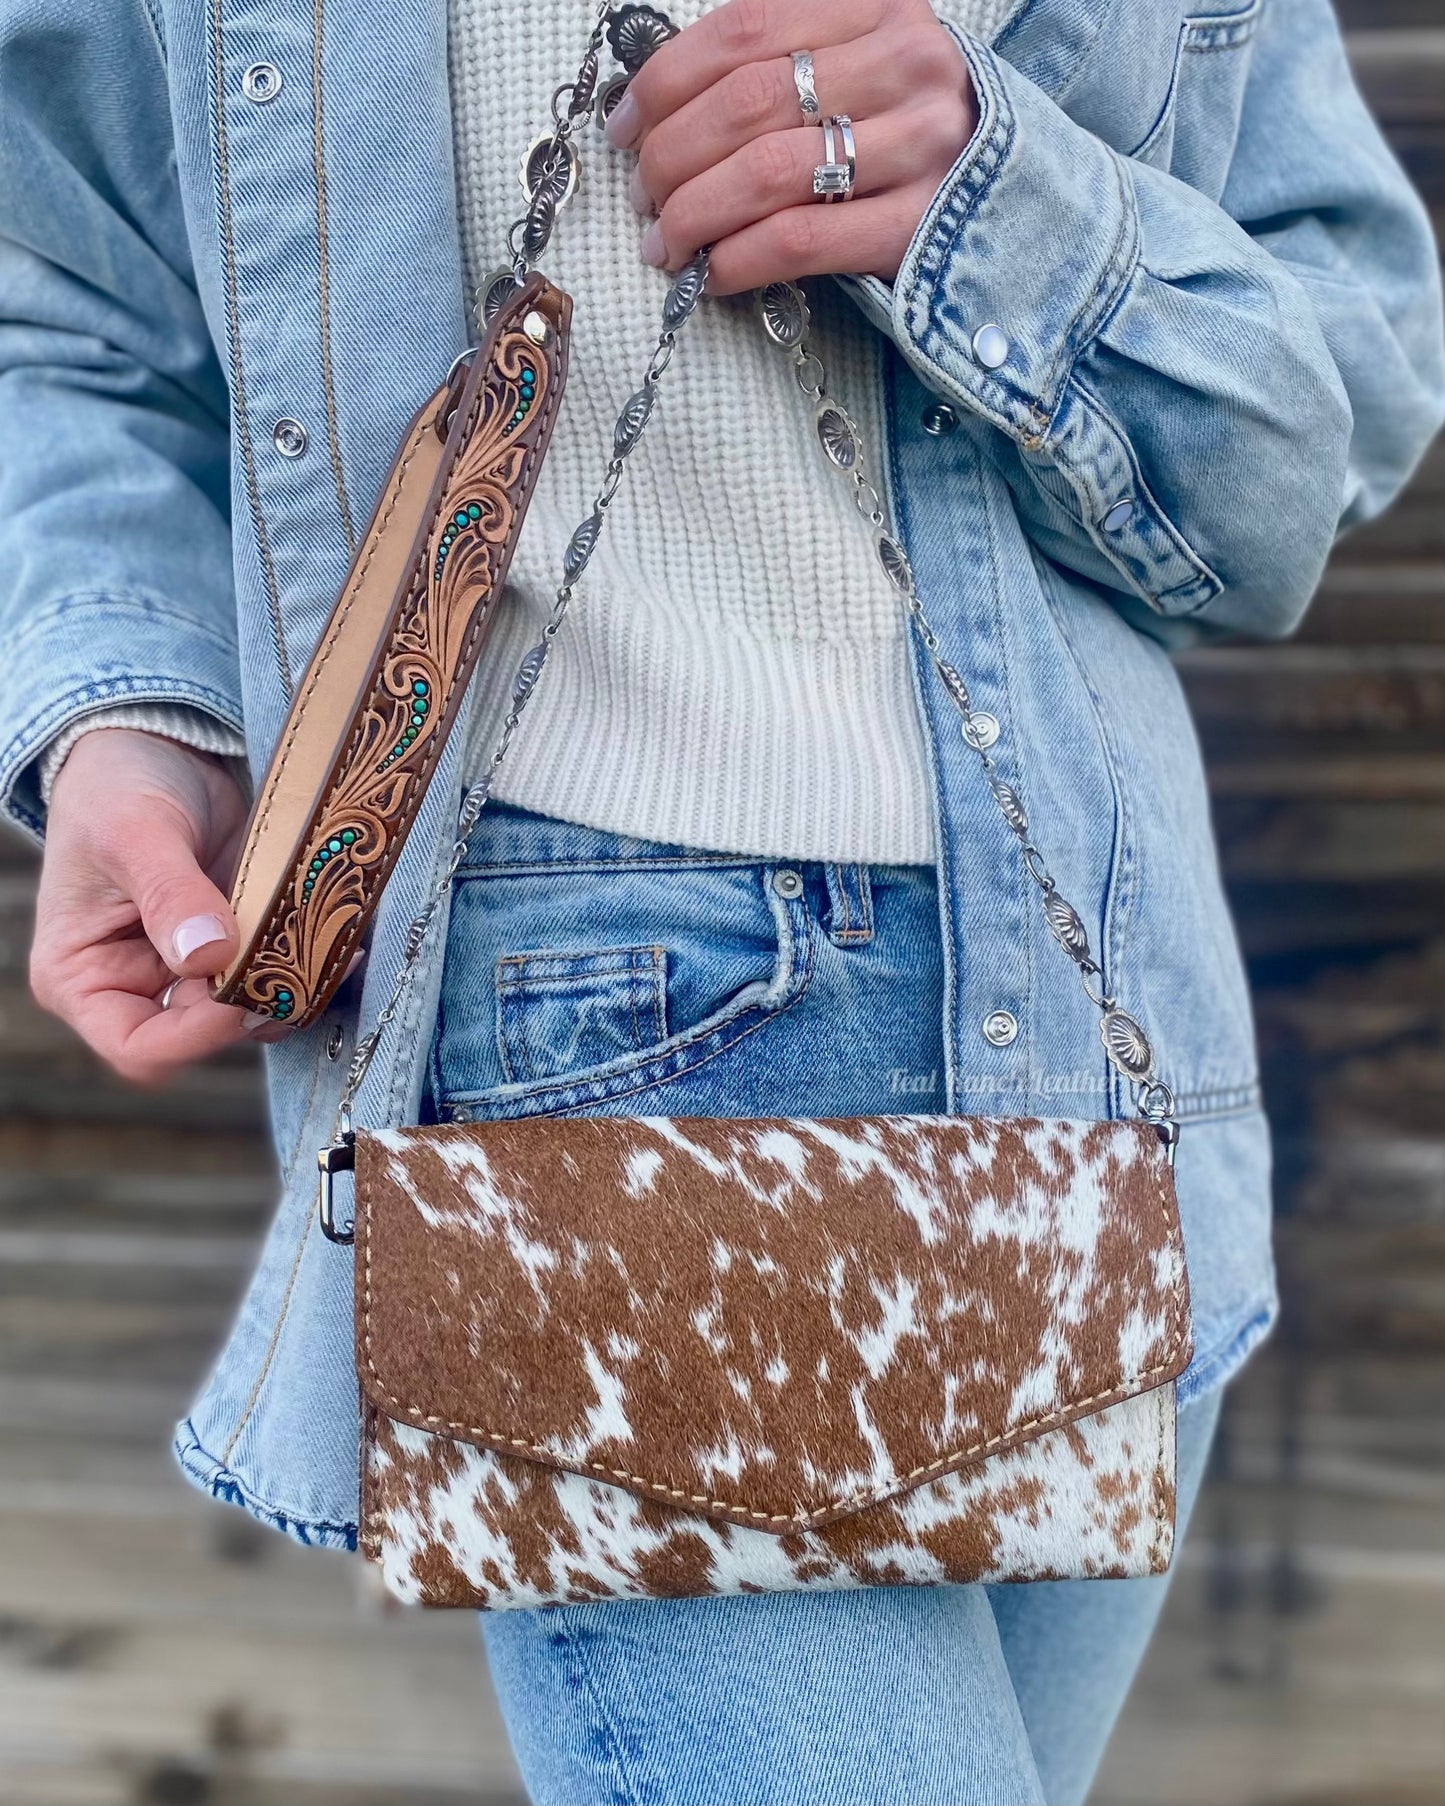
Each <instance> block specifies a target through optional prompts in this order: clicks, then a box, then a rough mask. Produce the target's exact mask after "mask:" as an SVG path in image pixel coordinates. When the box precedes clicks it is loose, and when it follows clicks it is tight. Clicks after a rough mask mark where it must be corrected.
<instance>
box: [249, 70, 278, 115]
mask: <svg viewBox="0 0 1445 1806" xmlns="http://www.w3.org/2000/svg"><path fill="white" fill-rule="evenodd" d="M281 86H282V83H281V71H280V70H279V69H278V68H277V67H276V65H275V64H274V63H252V65H251V67H250V68H249V69H248V70H247V71H246V73H245V74H244V75H243V76H242V77H241V92H242V93H243V94H244V95H245V96H246V98H247V100H249V101H253V102H254V103H255V104H256V105H257V106H258V107H269V106H270V104H271V102H272V101H273V100H274V99H275V98H276V96H277V95H278V94H279V93H280V92H281Z"/></svg>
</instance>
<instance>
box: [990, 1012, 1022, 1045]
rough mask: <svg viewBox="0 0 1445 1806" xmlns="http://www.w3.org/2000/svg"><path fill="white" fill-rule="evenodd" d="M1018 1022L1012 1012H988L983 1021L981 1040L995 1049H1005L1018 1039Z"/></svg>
mask: <svg viewBox="0 0 1445 1806" xmlns="http://www.w3.org/2000/svg"><path fill="white" fill-rule="evenodd" d="M1018 1032H1019V1020H1018V1017H1017V1016H1015V1015H1014V1013H1013V1011H1012V1010H990V1011H989V1013H988V1015H987V1016H985V1017H984V1019H983V1038H984V1040H985V1041H989V1042H992V1044H993V1045H994V1046H995V1047H1007V1046H1008V1045H1009V1043H1010V1042H1012V1041H1016V1040H1017V1039H1018Z"/></svg>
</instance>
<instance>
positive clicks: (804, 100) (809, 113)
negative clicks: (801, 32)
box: [793, 50, 823, 125]
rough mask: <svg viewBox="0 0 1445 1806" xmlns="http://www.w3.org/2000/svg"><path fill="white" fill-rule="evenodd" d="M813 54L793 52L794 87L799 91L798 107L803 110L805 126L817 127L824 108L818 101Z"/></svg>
mask: <svg viewBox="0 0 1445 1806" xmlns="http://www.w3.org/2000/svg"><path fill="white" fill-rule="evenodd" d="M814 79H815V78H814V75H813V53H812V51H811V50H795V51H794V52H793V86H794V87H795V88H796V89H797V90H798V105H799V106H800V107H801V108H802V109H803V124H804V125H817V123H818V121H819V120H820V119H821V118H822V117H823V107H822V103H821V101H820V100H819V99H818V90H817V88H816V87H814V85H813V83H814Z"/></svg>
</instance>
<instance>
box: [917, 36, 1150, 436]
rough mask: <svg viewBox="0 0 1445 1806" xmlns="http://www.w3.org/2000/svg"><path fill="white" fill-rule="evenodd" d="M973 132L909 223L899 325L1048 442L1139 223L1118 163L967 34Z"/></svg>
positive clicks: (1006, 415) (1009, 420) (996, 414)
mask: <svg viewBox="0 0 1445 1806" xmlns="http://www.w3.org/2000/svg"><path fill="white" fill-rule="evenodd" d="M954 35H955V37H956V38H957V40H958V42H959V44H960V45H961V47H962V49H963V52H964V55H965V56H966V57H967V59H968V63H969V67H970V70H971V72H972V75H973V84H974V92H975V94H976V96H977V101H978V109H979V120H978V125H977V128H976V129H975V131H974V135H973V137H972V139H971V140H970V141H969V144H968V146H967V148H966V149H965V151H964V153H963V155H962V156H961V157H960V158H959V160H958V162H957V163H956V164H955V165H954V167H953V169H952V170H951V171H950V173H949V175H948V177H947V179H946V180H945V181H944V183H943V186H942V187H941V188H940V189H939V191H938V193H937V194H936V195H935V196H934V199H933V203H932V205H931V206H930V208H929V210H928V212H927V213H926V214H925V215H924V217H923V220H922V221H921V222H920V224H919V227H918V230H917V231H916V232H915V233H914V236H913V241H912V243H911V244H910V245H909V247H908V250H907V252H906V253H905V255H904V259H903V263H902V265H901V267H900V269H899V271H898V276H897V279H896V280H895V282H894V285H893V295H892V303H891V312H892V328H893V333H894V335H895V337H896V338H897V341H898V343H899V344H900V346H902V347H903V348H904V349H905V350H906V351H908V352H909V353H910V354H911V355H912V357H913V358H914V359H915V360H916V361H918V362H919V363H921V364H922V365H924V366H925V367H926V368H928V369H929V370H931V371H932V372H934V373H935V374H936V375H937V376H938V377H941V378H943V379H944V381H945V382H946V384H947V387H948V388H949V389H950V390H952V391H953V392H955V393H956V394H958V395H959V397H960V398H961V399H963V400H964V401H966V402H967V404H968V405H969V406H970V407H971V408H973V409H975V410H976V411H977V412H979V413H981V414H983V415H985V416H986V417H987V418H988V419H989V420H991V421H992V422H993V423H994V424H995V425H996V426H998V427H1000V428H1001V429H1002V430H1003V431H1004V432H1006V433H1008V434H1009V436H1010V437H1011V438H1013V439H1015V440H1017V441H1018V442H1019V443H1020V444H1021V445H1023V446H1025V447H1029V446H1031V445H1039V444H1042V443H1043V441H1044V439H1045V437H1046V436H1047V434H1048V432H1049V429H1050V427H1051V425H1052V423H1053V417H1054V415H1055V413H1056V412H1057V410H1058V407H1059V404H1060V401H1061V398H1062V396H1063V393H1064V389H1065V386H1066V384H1067V383H1068V381H1069V378H1070V375H1071V374H1072V371H1073V367H1074V364H1075V361H1076V360H1077V358H1078V357H1079V355H1080V353H1081V352H1082V351H1083V350H1084V348H1085V347H1086V346H1087V345H1088V344H1089V342H1090V340H1091V339H1092V338H1093V336H1094V334H1095V333H1096V332H1097V331H1098V329H1099V326H1100V324H1101V322H1102V321H1103V320H1104V319H1105V317H1106V316H1107V315H1108V313H1109V311H1110V309H1111V308H1112V307H1113V306H1114V304H1115V302H1116V301H1117V300H1118V297H1119V295H1120V293H1121V291H1122V289H1123V287H1124V284H1125V283H1126V282H1127V280H1128V278H1129V274H1130V271H1131V270H1132V269H1133V267H1134V264H1135V261H1136V259H1137V257H1138V249H1139V225H1138V216H1137V213H1136V210H1135V206H1134V197H1133V191H1132V187H1131V185H1130V183H1129V180H1128V176H1127V173H1126V171H1125V170H1124V168H1123V166H1122V162H1121V159H1120V158H1118V157H1116V156H1115V154H1114V153H1113V151H1111V150H1110V149H1109V147H1108V146H1107V145H1105V144H1104V143H1103V142H1102V141H1101V140H1100V139H1098V138H1096V137H1094V135H1093V134H1092V133H1091V132H1088V131H1086V130H1084V128H1083V127H1081V126H1078V125H1075V124H1074V122H1073V121H1072V120H1071V119H1069V118H1068V117H1067V116H1066V115H1065V114H1064V113H1063V112H1062V111H1061V110H1060V109H1059V108H1058V107H1057V106H1055V104H1054V103H1053V102H1052V101H1051V100H1049V99H1048V98H1047V96H1046V95H1044V94H1043V93H1042V92H1041V91H1040V90H1039V89H1037V88H1036V87H1035V86H1034V85H1033V83H1032V82H1030V81H1028V80H1027V79H1026V78H1025V77H1023V76H1021V75H1019V74H1018V73H1017V72H1016V71H1015V70H1013V69H1012V68H1010V67H1009V65H1008V64H1006V63H1005V62H1003V61H1002V59H1001V58H999V57H996V56H995V55H994V54H993V52H992V51H991V50H989V49H988V48H987V47H986V46H985V45H983V44H981V43H980V42H979V41H978V40H977V39H975V38H972V37H970V36H969V35H968V34H967V33H966V32H962V31H959V32H955V34H954Z"/></svg>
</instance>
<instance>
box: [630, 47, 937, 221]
mask: <svg viewBox="0 0 1445 1806" xmlns="http://www.w3.org/2000/svg"><path fill="white" fill-rule="evenodd" d="M939 62H940V59H939V41H938V28H937V26H936V24H931V23H922V22H921V23H919V24H917V25H909V26H907V27H904V28H902V29H900V30H893V31H888V32H876V31H875V32H870V33H869V34H868V36H867V37H863V38H857V39H855V40H854V41H853V42H852V43H849V44H838V45H834V46H831V47H830V48H827V49H824V50H819V51H817V52H816V53H815V55H814V59H813V69H814V77H815V81H816V86H817V90H818V99H819V101H820V103H821V105H822V108H823V112H824V115H825V116H826V115H827V114H829V113H847V114H849V115H850V116H851V117H852V118H854V119H872V118H877V117H878V116H879V115H880V114H884V113H887V112H889V111H891V110H892V109H893V108H894V107H903V106H905V105H907V104H908V103H910V102H911V101H914V100H926V98H927V97H928V95H929V94H930V92H931V91H932V90H934V89H936V88H937V87H938V86H939V82H938V75H939ZM955 85H956V84H955ZM804 123H805V122H804V120H803V117H802V113H801V111H800V109H799V106H798V91H797V88H796V87H795V86H794V84H793V60H792V58H791V57H790V56H785V57H774V58H771V59H770V60H768V61H766V62H761V63H745V64H744V65H743V66H742V67H741V68H740V69H734V70H731V71H730V72H729V73H728V74H727V75H725V76H723V78H722V80H721V81H718V82H715V83H714V84H713V86H712V87H710V88H708V89H707V90H706V91H705V92H704V93H702V94H699V95H696V96H695V97H694V98H693V99H691V100H689V101H687V102H686V103H685V104H684V105H683V106H681V107H679V108H678V109H677V110H676V112H674V113H672V114H670V115H669V116H668V117H667V118H666V119H664V120H662V121H661V122H660V123H659V124H658V125H657V126H655V127H653V128H652V129H651V130H649V131H648V132H647V133H646V135H645V136H644V137H643V139H642V143H641V146H640V150H639V156H638V164H637V175H638V181H639V184H640V186H641V188H642V190H643V192H644V193H645V195H646V196H647V198H648V199H649V200H651V201H652V203H653V204H654V205H655V206H658V207H660V206H661V205H662V204H663V203H664V202H665V201H666V200H667V199H668V198H669V197H670V196H671V195H672V193H673V192H674V190H676V189H677V188H679V187H681V185H682V184H683V183H684V182H687V181H690V180H691V179H692V177H694V176H696V175H700V174H701V173H702V171H703V170H705V169H710V168H711V167H712V166H713V165H714V164H718V163H721V162H722V161H723V160H724V159H725V158H727V157H730V156H731V155H732V154H733V152H734V151H736V150H739V149H741V148H742V146H743V145H745V144H748V143H750V142H751V141H752V140H753V139H755V138H761V137H763V136H764V135H765V134H767V133H769V132H780V131H786V130H787V129H788V128H789V127H792V126H802V125H804ZM810 129H811V130H813V131H814V132H816V131H817V127H816V125H814V126H812V127H811V128H810ZM819 145H820V149H819V155H820V156H821V139H820V140H819Z"/></svg>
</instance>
